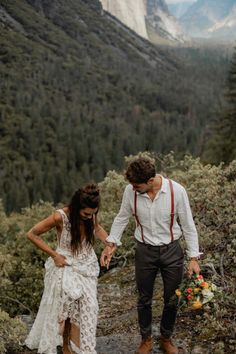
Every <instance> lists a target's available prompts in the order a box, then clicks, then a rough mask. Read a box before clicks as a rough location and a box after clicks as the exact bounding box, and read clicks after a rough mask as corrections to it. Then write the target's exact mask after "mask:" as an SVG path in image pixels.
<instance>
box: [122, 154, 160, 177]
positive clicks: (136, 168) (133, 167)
mask: <svg viewBox="0 0 236 354" xmlns="http://www.w3.org/2000/svg"><path fill="white" fill-rule="evenodd" d="M155 175H156V168H155V164H154V163H153V161H152V160H151V159H148V158H146V157H139V158H137V159H135V160H134V161H132V162H131V163H130V164H129V165H128V168H127V170H126V171H125V177H126V179H127V180H128V181H129V182H130V183H137V184H140V183H147V181H148V180H149V179H150V178H152V177H155Z"/></svg>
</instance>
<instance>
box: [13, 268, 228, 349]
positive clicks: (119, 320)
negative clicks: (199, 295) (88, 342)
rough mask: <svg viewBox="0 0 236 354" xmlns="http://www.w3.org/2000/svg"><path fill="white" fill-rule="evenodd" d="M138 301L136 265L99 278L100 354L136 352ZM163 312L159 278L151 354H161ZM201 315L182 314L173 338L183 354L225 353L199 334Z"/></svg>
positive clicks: (98, 339)
mask: <svg viewBox="0 0 236 354" xmlns="http://www.w3.org/2000/svg"><path fill="white" fill-rule="evenodd" d="M136 299H137V292H136V287H135V280H134V267H133V266H127V267H124V268H119V269H118V268H114V269H112V270H110V271H109V272H107V273H106V274H105V275H103V276H102V277H101V278H100V279H99V285H98V300H99V306H100V315H99V321H98V330H97V336H98V338H97V352H98V354H131V353H134V352H135V349H136V348H137V346H138V344H139V341H140V336H139V331H138V326H137V312H136ZM161 309H162V285H161V280H160V278H157V281H156V286H155V291H154V301H153V335H154V340H155V345H154V349H153V352H152V354H157V353H162V351H161V350H160V348H159V345H158V337H159V321H160V315H161ZM199 311H200V312H199ZM202 315H203V314H202V313H201V310H198V311H191V312H184V313H180V314H179V316H178V319H177V324H176V333H175V337H174V338H175V341H176V343H177V345H178V347H179V352H180V354H181V353H182V354H212V353H215V354H223V353H226V351H225V350H224V345H225V344H224V341H223V340H222V339H219V340H218V341H217V342H216V341H215V340H211V335H210V334H209V333H208V334H207V335H204V334H203V333H200V332H199V322H200V321H201V316H202ZM196 324H198V326H196ZM200 327H201V326H200ZM212 338H213V337H212ZM60 352H61V351H60V349H59V350H58V354H59V353H60ZM30 353H31V354H33V353H36V352H32V351H27V350H24V349H22V352H20V353H19V354H30ZM8 354H12V353H8Z"/></svg>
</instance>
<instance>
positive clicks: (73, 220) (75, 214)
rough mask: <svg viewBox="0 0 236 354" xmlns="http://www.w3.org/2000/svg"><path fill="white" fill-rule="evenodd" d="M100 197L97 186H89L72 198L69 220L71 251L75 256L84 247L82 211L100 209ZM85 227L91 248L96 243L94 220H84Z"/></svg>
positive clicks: (88, 244) (79, 190)
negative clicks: (81, 228)
mask: <svg viewBox="0 0 236 354" xmlns="http://www.w3.org/2000/svg"><path fill="white" fill-rule="evenodd" d="M99 204H100V195H99V189H98V187H97V185H96V184H88V185H86V186H85V187H83V188H80V189H78V190H77V191H76V192H75V193H74V195H73V196H72V198H71V201H70V204H69V220H70V224H71V251H72V254H73V255H76V254H78V252H79V250H80V249H81V247H82V236H81V232H80V222H81V216H80V210H81V209H84V208H92V209H96V208H99ZM83 223H84V226H85V240H84V241H85V243H86V246H88V247H91V246H92V245H93V243H94V218H91V219H88V220H83Z"/></svg>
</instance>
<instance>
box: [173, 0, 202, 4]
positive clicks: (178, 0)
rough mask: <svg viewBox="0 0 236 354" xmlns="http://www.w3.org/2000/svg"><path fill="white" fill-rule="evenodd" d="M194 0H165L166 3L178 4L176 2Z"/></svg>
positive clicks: (193, 0) (192, 0) (191, 0)
mask: <svg viewBox="0 0 236 354" xmlns="http://www.w3.org/2000/svg"><path fill="white" fill-rule="evenodd" d="M195 1H196V0H166V2H167V4H178V2H195Z"/></svg>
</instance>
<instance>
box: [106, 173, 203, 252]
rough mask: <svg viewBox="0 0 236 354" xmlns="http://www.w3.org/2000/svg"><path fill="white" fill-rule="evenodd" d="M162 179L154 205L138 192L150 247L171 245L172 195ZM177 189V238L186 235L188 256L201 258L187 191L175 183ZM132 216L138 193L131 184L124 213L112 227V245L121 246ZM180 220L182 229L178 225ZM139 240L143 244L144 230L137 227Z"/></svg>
mask: <svg viewBox="0 0 236 354" xmlns="http://www.w3.org/2000/svg"><path fill="white" fill-rule="evenodd" d="M159 176H160V177H161V178H162V186H161V189H160V190H159V192H158V193H157V194H156V196H155V199H154V200H153V201H152V200H151V198H150V197H149V195H148V194H147V193H144V194H140V193H138V192H137V212H136V213H137V216H138V219H139V222H140V224H141V225H142V227H143V235H144V241H145V243H147V244H150V245H154V246H161V245H165V244H168V243H170V242H171V235H170V222H171V216H170V214H171V191H170V186H169V181H168V179H167V178H164V177H163V176H161V175H159ZM172 183H173V189H174V223H173V236H174V240H178V239H179V238H180V237H181V235H182V234H183V236H184V238H185V241H186V244H187V255H188V256H189V257H198V256H199V255H200V253H199V243H198V234H197V230H196V227H195V224H194V221H193V217H192V212H191V209H190V205H189V200H188V196H187V193H186V190H185V188H184V187H183V186H181V185H180V184H179V183H177V182H175V181H172ZM131 215H134V189H133V186H132V185H131V184H129V185H128V186H126V188H125V191H124V194H123V199H122V203H121V207H120V211H119V213H118V214H117V216H116V217H115V219H114V222H113V224H112V227H111V231H110V235H109V236H108V238H107V241H108V242H113V243H115V244H117V245H118V246H119V245H121V242H120V240H121V236H122V234H123V231H124V229H125V227H126V226H127V224H128V222H129V218H130V216H131ZM177 217H178V218H179V222H180V224H181V228H182V231H181V228H180V226H179V224H178V222H177ZM134 236H135V238H136V239H137V240H138V241H140V242H143V241H142V234H141V230H140V226H137V225H136V229H135V233H134Z"/></svg>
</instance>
